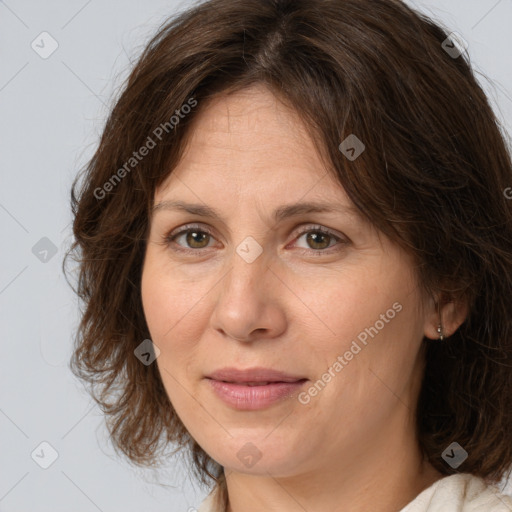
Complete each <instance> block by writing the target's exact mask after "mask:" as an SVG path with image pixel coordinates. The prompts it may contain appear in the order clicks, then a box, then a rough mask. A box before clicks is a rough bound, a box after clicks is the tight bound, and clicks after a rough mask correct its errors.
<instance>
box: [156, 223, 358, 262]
mask: <svg viewBox="0 0 512 512" xmlns="http://www.w3.org/2000/svg"><path fill="white" fill-rule="evenodd" d="M299 229H300V230H299V231H298V232H297V234H296V235H295V237H294V240H296V239H297V238H299V237H301V236H302V235H304V234H305V233H309V232H320V233H323V234H326V235H328V236H331V237H333V238H334V239H335V240H336V242H337V244H335V245H334V246H332V247H335V246H336V245H346V244H348V243H349V242H350V240H349V239H348V237H346V236H345V235H343V234H337V233H336V232H335V231H334V230H332V229H330V228H326V227H324V226H322V225H320V224H312V223H305V224H303V225H302V226H300V227H299ZM193 230H196V231H199V232H203V233H206V234H208V235H209V236H211V237H212V238H215V235H214V234H213V231H212V229H211V228H210V227H209V226H206V225H203V224H196V223H192V224H185V225H183V226H180V227H179V228H176V229H174V230H172V231H171V232H169V233H168V234H166V235H164V237H163V238H164V242H165V243H166V244H167V245H170V244H171V243H174V239H175V238H177V237H178V236H181V235H183V234H185V233H187V232H188V231H193ZM178 247H179V249H176V251H178V252H188V253H199V252H201V251H204V250H206V249H209V247H205V248H202V249H190V248H188V247H182V246H178ZM332 247H329V248H327V249H321V250H315V249H304V248H299V249H298V250H299V251H301V252H303V253H308V254H310V253H315V254H318V255H321V254H330V253H332V252H333V251H332Z"/></svg>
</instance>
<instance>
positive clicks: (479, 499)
mask: <svg viewBox="0 0 512 512" xmlns="http://www.w3.org/2000/svg"><path fill="white" fill-rule="evenodd" d="M400 512H512V498H511V497H510V496H507V495H505V494H502V493H501V492H500V490H499V489H498V487H496V486H493V485H489V484H487V483H486V482H485V481H484V480H483V479H481V478H479V477H476V476H474V475H471V474H469V473H459V474H456V475H450V476H447V477H444V478H441V479H440V480H438V481H437V482H435V483H434V484H432V485H431V486H430V487H428V488H427V489H425V490H424V491H423V492H421V493H420V494H419V495H418V496H417V497H416V498H415V499H414V500H413V501H411V503H409V504H408V505H407V506H406V507H405V508H403V509H402V510H401V511H400Z"/></svg>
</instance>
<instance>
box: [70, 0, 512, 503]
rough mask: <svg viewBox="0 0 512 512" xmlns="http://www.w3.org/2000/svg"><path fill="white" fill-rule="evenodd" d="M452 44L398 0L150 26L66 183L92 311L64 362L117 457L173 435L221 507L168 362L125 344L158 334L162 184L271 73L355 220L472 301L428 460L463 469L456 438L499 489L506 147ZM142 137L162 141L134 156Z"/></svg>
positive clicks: (222, 6)
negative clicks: (155, 306) (350, 149)
mask: <svg viewBox="0 0 512 512" xmlns="http://www.w3.org/2000/svg"><path fill="white" fill-rule="evenodd" d="M448 35H449V31H448V30H446V29H444V28H442V25H440V23H439V22H434V21H433V20H432V19H431V18H429V17H427V16H425V15H423V14H421V13H419V12H416V11H415V10H413V9H411V8H409V7H408V6H406V5H405V4H404V3H402V2H400V1H397V0H210V1H206V2H203V3H200V4H197V5H195V6H193V7H192V8H190V9H189V10H187V11H185V12H183V13H181V14H179V15H176V16H174V17H172V18H171V19H170V20H168V21H166V22H165V23H164V24H163V25H162V26H161V27H159V29H158V31H157V33H156V35H154V37H153V38H152V39H151V40H150V42H149V43H148V44H147V46H146V47H145V48H144V50H143V52H142V53H141V55H140V56H139V58H138V61H137V63H136V65H135V66H134V68H133V70H132V72H131V74H130V76H129V78H128V80H127V81H126V83H125V84H124V86H123V88H122V90H121V91H120V93H119V97H118V99H117V100H116V101H115V105H114V107H113V109H112V110H111V112H110V114H109V116H108V119H107V122H106V125H105V128H104V130H103V133H102V136H101V140H100V142H99V146H98V148H97V150H96V152H95V154H94V156H93V157H92V159H91V160H90V162H89V163H88V165H87V166H86V167H84V168H83V169H82V170H81V172H80V173H79V174H78V175H77V176H76V178H75V181H74V182H73V187H72V190H71V208H72V211H73V215H74V223H73V233H74V237H75V240H74V241H73V245H72V246H71V249H70V250H69V251H68V253H67V255H66V257H65V260H64V262H63V268H64V272H65V273H66V260H67V258H68V257H69V256H71V255H72V256H73V259H74V260H75V261H76V262H78V263H79V274H78V279H77V285H76V287H75V291H76V293H77V294H78V295H79V297H80V299H81V301H82V302H83V304H84V306H85V308H84V310H83V315H82V318H81V323H80V325H79V328H78V331H77V333H76V338H75V340H74V342H75V346H74V352H73V356H72V359H71V361H70V367H71V370H72V371H73V373H74V374H75V375H76V376H77V377H79V378H80V379H81V380H82V381H83V382H84V383H87V384H88V385H89V392H90V393H91V395H92V396H93V398H94V399H95V400H96V402H97V403H98V404H99V405H100V407H101V408H102V410H103V412H104V413H105V415H106V421H107V425H108V427H109V431H110V434H111V440H112V442H113V443H114V447H115V449H116V451H118V452H119V453H121V454H124V455H126V456H127V457H128V459H129V461H131V462H133V463H135V464H136V465H140V466H154V465H155V464H157V462H158V461H159V460H160V457H165V456H167V454H165V449H166V448H169V447H170V446H171V445H173V444H174V445H175V447H176V450H175V451H174V452H173V453H176V451H179V450H180V449H181V448H186V452H187V453H189V454H190V456H191V457H190V459H189V460H190V461H191V467H192V470H193V471H194V473H195V474H196V476H198V477H199V480H200V481H201V482H202V483H203V484H207V483H211V482H212V479H213V480H214V481H215V482H216V483H217V484H218V485H219V487H220V489H221V490H222V493H223V494H222V496H223V498H222V499H223V500H224V503H225V500H226V486H225V475H224V471H223V468H222V466H220V465H219V464H218V463H217V462H215V461H214V460H213V459H211V458H210V457H209V456H208V454H207V453H206V452H205V451H204V450H203V449H202V448H201V447H200V446H199V445H198V444H197V443H196V442H195V440H194V439H192V438H191V436H190V435H189V433H188V432H187V430H186V428H185V427H184V425H183V424H182V422H181V421H180V419H179V418H178V416H177V414H176V412H175V410H174V409H173V406H172V404H171V403H170V401H169V399H168V396H167V395H166V392H165V389H164V386H163V384H162V379H161V376H160V375H159V372H158V369H157V365H156V364H151V365H149V366H146V365H144V364H141V362H140V361H139V359H138V358H137V357H136V356H135V355H134V350H135V349H136V347H137V346H138V345H139V344H140V343H141V342H142V341H143V340H144V339H147V338H150V334H149V330H148V326H147V324H146V321H145V317H144V313H143V308H142V301H141V292H140V283H141V271H142V266H143V261H144V254H145V247H146V239H147V236H148V232H149V226H150V222H151V209H152V206H153V198H154V192H155V189H156V188H157V187H158V186H159V185H160V184H161V183H162V182H163V180H164V179H165V178H166V177H167V176H168V175H169V173H171V172H172V169H173V168H174V167H175V166H176V163H177V162H178V161H179V158H180V156H181V155H182V152H183V148H184V147H185V144H186V141H187V135H188V134H189V133H190V132H191V130H190V126H191V123H192V121H193V120H194V118H195V117H196V114H197V112H198V111H200V109H201V108H205V106H206V105H207V104H208V101H209V100H210V99H212V98H213V97H215V96H216V95H219V94H229V93H231V92H234V91H239V90H242V89H244V88H246V87H248V86H250V85H252V84H256V83H263V84H265V85H266V86H268V87H269V88H270V89H271V90H272V91H273V92H274V93H275V95H276V96H277V97H279V98H280V99H281V100H282V101H283V102H285V103H286V104H287V105H289V106H290V107H291V108H293V109H295V110H296V111H297V112H298V113H299V114H300V116H301V119H302V120H303V121H304V123H305V125H306V127H307V128H308V130H309V132H310V135H311V137H312V138H313V140H314V141H315V144H316V147H317V148H318V151H319V154H320V155H321V156H322V158H323V159H325V162H326V167H327V168H328V169H329V172H332V173H333V175H334V176H335V178H336V179H337V180H338V182H339V183H340V185H341V186H342V187H343V188H344V189H345V191H346V193H347V194H348V196H349V197H350V199H351V200H352V201H353V203H354V204H355V205H356V206H357V208H358V209H359V210H360V211H361V212H362V214H364V215H365V216H366V218H368V219H369V220H370V222H372V223H373V224H374V225H375V226H376V227H377V228H378V229H379V230H380V231H382V232H383V233H384V234H385V235H387V236H388V237H390V239H391V240H393V241H394V242H395V243H396V244H398V245H399V246H401V247H402V248H403V249H404V250H406V251H407V252H408V253H410V254H412V255H413V256H414V258H415V261H416V262H417V272H418V277H419V282H420V285H421V287H422V289H423V290H425V291H427V292H428V293H429V294H431V295H432V296H435V297H438V298H443V300H444V301H448V302H449V301H453V300H459V299H464V300H465V301H467V303H468V305H469V313H468V317H467V319H466V321H465V322H464V323H463V324H462V325H461V327H460V328H459V329H458V330H457V331H456V332H455V333H454V334H453V335H452V336H450V337H449V338H448V339H447V340H446V341H444V342H442V343H440V342H435V341H431V340H428V339H424V347H423V349H424V350H425V358H426V367H425V375H424V380H423V384H422V389H421V393H420V397H419V401H418V404H417V410H416V417H417V437H418V441H419V444H420V447H421V449H422V452H423V454H424V457H425V458H426V459H427V460H428V461H430V463H431V464H432V465H433V466H434V467H435V468H436V469H437V470H438V471H440V472H441V473H442V474H444V475H449V474H452V473H455V472H457V470H455V469H452V468H451V467H450V466H449V465H448V464H446V463H445V462H444V460H443V459H442V457H441V454H442V452H443V450H445V448H446V447H447V446H448V445H449V444H450V443H452V442H453V441H457V442H458V443H459V444H460V445H461V446H462V447H463V448H464V449H465V450H466V451H467V452H468V454H469V456H468V458H467V459H466V461H465V462H464V463H463V464H462V466H460V471H463V472H466V473H472V474H473V475H477V476H480V477H482V478H484V479H487V480H488V481H489V482H493V483H496V482H498V481H499V480H500V479H501V478H503V477H504V476H505V474H506V472H507V471H510V467H511V464H512V371H511V367H512V364H511V362H512V201H511V200H508V199H507V190H510V191H511V192H512V190H511V189H509V187H511V186H512V163H511V154H510V150H509V148H507V142H506V137H507V136H506V132H505V130H504V129H503V127H502V125H501V124H500V122H499V121H498V119H497V117H496V116H495V114H494V112H493V110H492V108H491V106H490V104H489V102H488V99H487V97H486V95H485V94H484V92H483V90H482V88H481V86H480V85H479V84H478V82H477V80H476V78H475V75H474V72H473V70H472V65H471V63H470V60H469V56H468V53H467V52H463V53H462V54H461V55H460V56H459V57H454V55H450V54H449V53H447V51H445V49H444V48H443V42H444V41H445V40H446V39H447V37H448ZM191 99H193V100H194V101H195V105H196V107H194V108H191V109H190V108H189V109H188V110H189V111H190V112H189V113H188V114H186V115H184V112H185V110H184V109H183V108H182V107H183V105H185V104H187V103H188V104H189V105H190V104H191ZM180 109H181V110H180ZM178 114H183V115H179V120H178V123H177V124H176V119H178V117H176V116H177V115H178ZM172 116H175V117H176V119H175V120H174V121H173V124H172V127H171V124H170V121H169V120H170V119H171V118H172ZM162 123H167V125H165V124H162ZM162 126H166V129H165V130H163V132H162V129H161V127H162ZM159 127H160V132H162V134H161V135H162V136H161V138H157V137H156V135H155V134H156V133H160V132H158V128H159ZM350 134H355V135H356V136H357V137H358V138H359V139H360V140H361V141H363V143H364V144H365V146H366V149H365V151H364V152H363V153H362V154H361V156H360V157H359V158H357V159H356V160H354V161H350V160H349V159H347V158H345V156H344V155H343V154H342V152H341V151H340V149H339V147H338V146H339V145H340V143H341V141H343V140H344V139H345V138H346V137H347V136H348V135H350ZM148 137H149V138H151V139H152V140H153V142H155V143H156V144H155V146H154V147H152V148H151V150H150V151H149V152H148V153H147V154H146V155H145V156H144V157H143V158H142V157H141V158H140V160H139V159H137V160H136V161H135V160H131V159H132V158H133V157H134V151H138V150H139V148H141V147H142V146H144V145H148V144H149V143H148V140H149V139H148ZM141 153H142V151H141ZM139 156H140V155H139ZM127 162H130V165H128V166H127ZM123 166H124V167H123ZM121 168H124V169H125V171H126V172H125V173H122V172H119V171H118V170H120V169H121ZM115 173H117V174H116V176H117V178H119V179H117V178H114V174H115ZM121 175H122V176H121ZM82 178H83V179H82ZM107 182H108V183H110V186H109V185H107ZM436 300H437V299H436Z"/></svg>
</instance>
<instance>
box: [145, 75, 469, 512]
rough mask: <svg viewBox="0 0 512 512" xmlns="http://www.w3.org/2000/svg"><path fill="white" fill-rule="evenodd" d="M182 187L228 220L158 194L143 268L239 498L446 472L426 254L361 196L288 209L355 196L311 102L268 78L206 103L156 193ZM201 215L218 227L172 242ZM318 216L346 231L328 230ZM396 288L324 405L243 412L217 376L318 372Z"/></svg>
mask: <svg viewBox="0 0 512 512" xmlns="http://www.w3.org/2000/svg"><path fill="white" fill-rule="evenodd" d="M342 157H343V156H342ZM171 199H172V200H182V201H186V202H189V203H200V204H205V205H208V206H210V207H213V208H215V209H216V210H218V211H219V212H220V213H221V215H222V218H223V219H224V220H223V221H220V220H217V219H212V218H209V217H200V216H198V215H195V214H190V213H186V212H182V211H177V210H164V209H159V210H157V211H156V212H155V214H154V216H153V218H152V220H151V225H150V233H149V238H148V243H147V249H146V254H145V260H144V266H143V274H142V283H141V285H142V301H143V306H144V313H145V316H146V320H147V323H148V326H149V330H150V333H151V336H152V340H153V343H155V344H156V345H157V346H158V348H159V349H160V351H161V352H160V355H159V357H158V358H157V360H156V364H157V365H158V369H159V371H160V374H161V377H162V380H163V383H164V386H165V389H166V392H167V394H168V396H169V399H170V401H171V402H172V404H173V406H174V408H175V410H176V412H177V414H178V415H179V417H180V419H181V420H182V422H183V423H184V425H185V426H186V428H187V429H188V431H189V432H190V434H191V435H192V437H193V438H194V439H195V440H196V441H197V442H198V443H199V444H200V445H201V447H202V448H203V449H204V450H205V451H206V452H207V453H208V454H209V455H210V456H211V457H213V459H215V460H216V461H217V462H219V463H220V464H221V465H222V466H223V467H224V468H225V473H226V476H227V487H228V493H229V501H230V504H229V508H228V510H229V511H230V512H262V511H265V512H268V511H280V512H282V511H289V512H292V511H293V512H296V511H297V512H298V511H300V512H304V510H307V511H308V512H317V511H318V512H319V511H325V510H332V511H344V510H350V511H352V512H359V511H367V510H375V511H379V512H396V511H398V510H399V509H400V508H402V507H404V506H405V505H406V504H407V503H409V502H410V501H411V500H413V499H414V498H415V497H416V496H417V495H418V494H419V493H420V492H421V491H422V490H423V489H425V488H426V487H428V486H429V485H431V484H432V483H433V482H435V481H436V480H437V479H439V478H440V477H441V476H442V475H441V474H440V473H438V472H437V471H436V470H434V468H433V467H432V466H431V465H430V464H428V463H425V462H423V461H422V458H421V455H420V451H419V448H418V445H417V440H416V437H415V433H414V428H415V425H414V408H415V404H416V402H417V397H418V392H419V389H420V383H421V377H422V372H423V351H422V345H423V344H424V343H429V342H430V343H434V341H429V340H425V341H423V337H424V336H426V337H427V338H431V339H432V340H437V338H438V334H437V331H436V329H437V326H438V324H439V314H438V311H437V310H436V306H435V302H434V301H433V299H431V298H429V297H426V296H424V295H423V294H422V293H421V292H420V289H419V287H418V282H417V279H416V274H415V269H414V265H413V262H412V259H411V258H410V257H409V256H408V255H407V254H406V253H405V252H403V251H402V250H401V249H400V248H399V247H398V246H397V245H395V244H393V243H391V241H389V240H388V239H387V238H386V237H385V236H384V235H383V234H382V233H378V232H377V231H376V230H375V229H374V227H373V226H372V225H370V224H369V223H368V222H366V221H365V220H364V219H363V218H362V217H360V216H359V215H358V214H357V213H356V212H353V213H312V214H311V213H310V214H307V215H301V216H298V217H293V218H288V219H285V220H283V221H281V222H279V223H275V222H273V220H272V213H273V211H274V209H276V208H277V207H278V206H281V205H283V204H290V203H295V202H304V201H323V202H329V203H336V204H339V205H343V206H345V207H353V206H354V205H353V204H352V203H351V201H350V200H349V198H348V197H347V195H346V194H345V192H344V190H343V188H342V187H341V186H340V185H339V184H338V183H337V182H336V181H334V179H333V178H332V177H331V175H330V174H328V172H327V169H326V168H325V165H324V164H323V163H322V161H321V159H320V157H319V155H318V154H317V152H316V150H315V148H314V146H313V142H312V141H311V139H310V137H309V136H308V135H307V132H306V128H305V127H304V125H303V123H302V122H301V121H300V119H299V117H298V115H297V114H296V113H295V112H294V111H291V110H289V109H288V108H287V107H285V106H284V105H283V104H282V103H280V102H279V101H278V99H277V98H276V97H275V96H274V95H272V93H271V92H270V91H269V90H267V89H266V88H265V87H263V86H261V85H258V86H253V87H251V88H250V89H246V90H244V91H242V92H238V93H236V94H233V95H230V96H220V97H217V98H216V99H215V100H213V101H212V102H211V103H209V104H208V105H203V106H202V110H201V112H200V113H199V116H198V117H197V118H196V119H195V121H194V126H193V131H192V134H191V137H190V139H189V141H188V145H187V149H186V151H185V154H184V156H183V158H182V160H181V161H180V163H179V165H178V166H177V167H176V168H175V169H174V170H173V172H172V173H171V174H170V175H169V176H168V178H167V180H166V181H165V182H164V183H163V184H162V186H161V187H160V188H159V189H157V190H156V193H155V199H154V204H158V203H160V202H161V201H164V200H171ZM186 224H193V225H197V229H199V228H200V229H204V228H207V229H210V230H211V231H212V235H213V236H209V235H208V234H205V235H202V237H199V238H195V239H194V238H193V237H191V236H190V234H189V236H188V237H187V235H186V234H182V235H180V236H178V238H177V239H175V240H174V242H167V243H166V242H165V237H166V236H167V235H168V234H169V233H170V232H171V231H177V228H181V227H184V226H185V225H186ZM318 226H322V227H324V228H326V229H328V230H330V231H331V232H332V234H333V236H329V235H326V236H324V237H321V238H320V239H318V238H317V240H316V242H315V239H314V238H312V236H311V234H312V233H315V229H316V228H318ZM197 229H196V230H195V231H197ZM301 229H307V230H308V231H307V232H306V234H300V233H299V231H300V230H301ZM192 231H194V229H192ZM308 233H309V234H308ZM248 236H251V237H253V238H254V239H255V240H256V241H257V243H258V244H259V245H260V247H261V249H262V250H263V252H262V253H261V254H260V255H259V256H258V257H257V258H256V259H255V260H254V261H253V262H252V263H248V262H247V261H246V260H244V259H243V258H242V257H240V256H239V254H238V253H237V252H236V248H237V247H238V246H239V245H240V244H241V242H242V241H243V240H244V239H245V238H246V237H248ZM335 237H339V238H340V240H341V241H338V240H337V239H336V238H335ZM343 241H345V243H343ZM180 248H181V249H187V248H188V249H189V251H190V252H191V253H190V254H185V253H182V252H179V250H178V249H180ZM194 251H195V252H194ZM394 303H399V304H400V305H401V306H402V309H401V311H400V312H398V313H396V315H395V316H394V318H393V319H388V321H387V322H384V327H383V328H381V329H380V330H379V331H378V334H377V335H374V337H373V338H371V337H369V338H368V343H367V345H365V346H363V347H362V350H361V351H360V352H359V353H357V354H356V355H354V357H353V359H352V360H350V361H347V363H348V364H346V365H344V366H343V369H342V370H341V371H338V372H332V371H331V373H335V375H336V376H335V377H333V378H332V379H331V380H330V382H329V383H327V384H326V385H325V387H324V388H323V389H322V390H321V391H320V392H318V393H317V394H316V396H314V397H311V399H310V401H309V402H308V403H307V404H304V403H301V402H300V401H299V400H298V397H297V396H296V395H294V396H291V397H288V398H285V399H283V400H281V401H280V402H278V403H275V404H273V405H271V406H269V407H268V408H266V409H262V410H257V411H240V410H236V409H234V408H233V407H230V406H229V405H226V404H225V403H224V402H223V401H221V400H220V399H219V398H218V397H217V395H216V394H215V393H214V392H213V391H212V389H211V388H210V385H209V382H208V381H207V380H205V376H206V375H208V374H209V373H211V372H212V371H214V370H216V369H219V368H222V367H225V366H234V367H238V368H243V369H245V368H250V367H255V366H263V367H270V368H274V369H279V370H282V371H286V372H289V373H292V374H294V375H301V376H303V377H305V378H307V379H309V382H308V383H307V384H306V387H305V388H304V389H308V388H309V387H310V386H311V385H312V384H313V383H315V382H316V381H317V380H318V379H319V378H320V377H321V376H322V374H325V373H326V372H327V371H328V369H329V368H332V366H333V364H334V362H335V361H336V360H337V358H338V356H340V355H341V356H343V355H344V354H345V353H346V352H347V350H349V349H350V346H351V343H352V341H353V340H356V339H357V336H358V334H360V333H361V332H362V331H364V329H365V328H368V327H370V326H374V325H375V324H376V321H377V320H379V319H380V318H382V317H381V315H383V314H384V315H385V314H386V311H388V310H389V309H390V308H392V305H393V304H394ZM441 315H442V321H443V327H444V334H445V336H449V335H450V334H452V333H453V332H454V331H455V330H456V329H457V328H458V327H459V325H460V324H461V323H462V321H463V320H464V318H465V315H466V310H465V308H464V307H462V306H460V305H457V306H456V305H455V304H453V303H449V304H447V305H445V306H444V307H443V308H442V309H441ZM386 318H387V317H386ZM445 342H446V341H445ZM448 342H449V341H448ZM360 345H361V344H360ZM248 442H250V443H252V444H253V445H254V446H255V447H256V448H257V450H258V452H259V454H261V458H260V459H259V460H258V461H257V462H256V463H255V464H254V465H253V466H252V467H247V466H246V465H245V464H243V463H242V462H241V460H239V458H238V457H237V453H238V452H239V450H240V449H241V448H242V447H244V446H245V445H246V443H248ZM246 449H247V448H246ZM252 450H255V449H254V448H253V449H252Z"/></svg>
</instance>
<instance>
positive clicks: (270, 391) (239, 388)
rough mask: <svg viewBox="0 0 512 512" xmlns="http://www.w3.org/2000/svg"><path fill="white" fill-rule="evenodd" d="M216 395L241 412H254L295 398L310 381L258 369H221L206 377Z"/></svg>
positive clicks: (274, 371)
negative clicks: (295, 394)
mask: <svg viewBox="0 0 512 512" xmlns="http://www.w3.org/2000/svg"><path fill="white" fill-rule="evenodd" d="M206 380H207V381H208V383H209V385H210V387H211V389H212V390H213V392H214V393H215V395H216V396H217V397H218V398H220V399H221V400H222V402H224V403H225V404H227V405H229V406H230V407H232V408H234V409H237V410H245V411H254V410H258V409H264V408H267V407H270V406H271V405H273V404H276V403H278V402H283V401H284V400H285V399H288V398H291V397H293V396H294V393H296V392H297V391H299V390H300V388H301V387H302V386H303V385H304V384H305V383H306V382H307V381H308V379H307V378H305V377H297V376H294V375H290V374H287V373H284V372H280V371H276V370H271V369H262V368H254V369H250V370H245V371H242V370H237V369H233V368H229V369H223V370H219V371H217V372H214V373H212V374H211V375H209V376H207V377H206Z"/></svg>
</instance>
